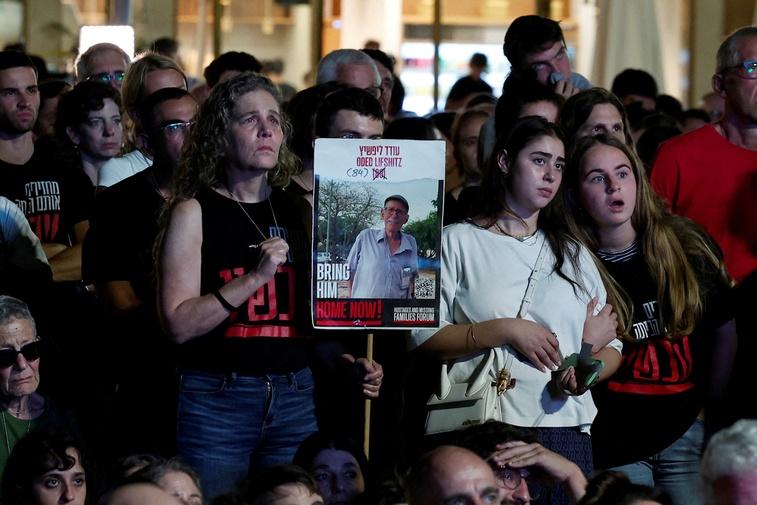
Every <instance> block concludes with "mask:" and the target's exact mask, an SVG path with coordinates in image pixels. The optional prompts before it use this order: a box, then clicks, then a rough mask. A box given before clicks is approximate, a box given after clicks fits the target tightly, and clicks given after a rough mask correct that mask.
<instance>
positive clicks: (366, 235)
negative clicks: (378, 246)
mask: <svg viewBox="0 0 757 505" xmlns="http://www.w3.org/2000/svg"><path fill="white" fill-rule="evenodd" d="M381 233H383V231H382V230H379V229H378V228H364V229H362V230H360V233H358V234H357V237H356V238H355V240H356V241H357V240H361V239H362V240H369V239H373V240H378V238H377V237H380V236H381V235H380V234H381Z"/></svg>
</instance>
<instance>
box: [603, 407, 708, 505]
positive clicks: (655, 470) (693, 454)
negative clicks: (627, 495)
mask: <svg viewBox="0 0 757 505" xmlns="http://www.w3.org/2000/svg"><path fill="white" fill-rule="evenodd" d="M703 446H704V423H703V422H702V421H700V420H699V419H697V420H696V421H694V424H692V425H691V426H690V427H689V429H688V430H687V431H686V433H684V434H683V435H682V436H681V438H679V439H678V440H676V441H675V442H673V443H672V444H671V445H670V446H669V447H667V448H666V449H664V450H662V451H660V452H658V453H657V454H655V455H653V456H651V457H649V458H647V459H644V460H642V461H637V462H636V463H629V464H627V465H622V466H616V467H614V468H610V470H617V471H619V472H623V473H625V474H626V475H628V478H629V479H631V482H633V483H635V484H643V485H645V486H650V487H657V488H659V489H662V490H663V491H665V492H666V493H668V494H669V495H670V497H671V498H672V500H673V501H672V504H673V505H697V504H699V503H700V501H701V497H700V496H699V493H698V486H699V463H700V461H701V459H702V449H703Z"/></svg>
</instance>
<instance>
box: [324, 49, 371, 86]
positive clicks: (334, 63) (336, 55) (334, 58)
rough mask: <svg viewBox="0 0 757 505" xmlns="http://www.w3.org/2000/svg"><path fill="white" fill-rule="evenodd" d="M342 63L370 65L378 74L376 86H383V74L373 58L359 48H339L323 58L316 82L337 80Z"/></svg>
mask: <svg viewBox="0 0 757 505" xmlns="http://www.w3.org/2000/svg"><path fill="white" fill-rule="evenodd" d="M342 65H370V67H371V68H372V69H373V73H374V75H375V76H376V79H375V80H376V83H375V84H376V86H381V74H379V71H378V67H376V62H374V61H373V58H371V57H370V56H368V55H367V54H365V53H364V52H362V51H358V50H357V49H337V50H336V51H331V52H330V53H329V54H327V55H326V56H324V57H323V58H321V61H320V62H318V70H317V73H316V77H315V83H316V84H323V83H326V82H329V81H336V80H337V78H336V77H337V75H338V74H339V67H341V66H342Z"/></svg>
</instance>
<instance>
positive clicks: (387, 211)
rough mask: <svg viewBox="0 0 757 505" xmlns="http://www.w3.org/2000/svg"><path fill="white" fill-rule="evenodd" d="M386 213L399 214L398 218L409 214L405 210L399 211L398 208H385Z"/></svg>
mask: <svg viewBox="0 0 757 505" xmlns="http://www.w3.org/2000/svg"><path fill="white" fill-rule="evenodd" d="M384 212H386V213H387V214H397V215H398V216H404V215H405V214H407V211H406V210H405V209H398V208H396V207H384Z"/></svg>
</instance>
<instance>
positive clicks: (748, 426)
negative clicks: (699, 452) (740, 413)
mask: <svg viewBox="0 0 757 505" xmlns="http://www.w3.org/2000/svg"><path fill="white" fill-rule="evenodd" d="M701 468H702V469H701V477H702V481H701V487H702V496H703V498H704V502H703V503H704V504H705V505H710V504H713V503H715V496H714V494H715V489H714V485H715V481H716V480H717V479H719V478H721V477H726V476H735V475H738V474H739V473H742V472H744V471H745V470H748V469H755V468H757V420H754V419H742V420H741V421H737V422H736V423H734V424H733V425H732V426H730V427H729V428H725V429H723V430H720V431H719V432H717V433H716V434H715V435H714V436H713V437H712V438H711V439H710V442H709V444H707V450H705V451H704V456H703V457H702V467H701Z"/></svg>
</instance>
